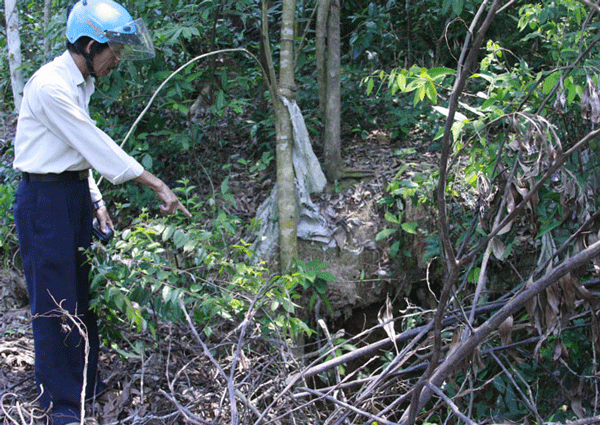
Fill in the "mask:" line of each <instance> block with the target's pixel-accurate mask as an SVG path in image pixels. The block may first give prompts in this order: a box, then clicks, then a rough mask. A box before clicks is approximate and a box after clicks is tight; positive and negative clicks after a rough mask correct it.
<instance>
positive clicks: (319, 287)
mask: <svg viewBox="0 0 600 425" xmlns="http://www.w3.org/2000/svg"><path fill="white" fill-rule="evenodd" d="M314 287H315V290H316V291H317V292H318V293H319V294H320V295H325V294H326V293H327V281H325V280H323V279H316V280H315V283H314Z"/></svg>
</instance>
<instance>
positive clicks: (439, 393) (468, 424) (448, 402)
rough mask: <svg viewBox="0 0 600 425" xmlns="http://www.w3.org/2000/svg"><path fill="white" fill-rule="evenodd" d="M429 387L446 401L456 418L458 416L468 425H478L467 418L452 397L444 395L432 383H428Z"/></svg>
mask: <svg viewBox="0 0 600 425" xmlns="http://www.w3.org/2000/svg"><path fill="white" fill-rule="evenodd" d="M427 386H428V387H429V388H430V389H431V390H432V391H433V392H434V393H436V394H437V395H438V396H439V397H440V398H441V399H442V400H444V402H445V403H446V404H447V405H448V407H450V409H451V410H452V411H453V412H454V414H455V415H456V416H458V417H459V418H460V419H461V420H462V421H463V422H465V423H466V424H467V425H477V422H473V421H472V420H471V419H469V418H468V417H466V416H465V415H464V414H463V413H462V412H461V411H460V410H459V409H458V406H457V405H456V404H454V402H453V401H452V400H451V399H450V397H448V396H447V395H446V394H444V392H443V391H442V390H440V389H439V388H438V387H436V386H435V385H433V384H432V383H431V382H428V383H427Z"/></svg>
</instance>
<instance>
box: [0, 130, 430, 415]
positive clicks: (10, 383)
mask: <svg viewBox="0 0 600 425" xmlns="http://www.w3.org/2000/svg"><path fill="white" fill-rule="evenodd" d="M4 130H5V131H4V133H3V137H4V139H6V138H7V137H11V135H12V132H13V129H12V128H6V127H5V129H4ZM410 147H411V146H398V145H394V144H391V143H390V141H389V140H388V139H387V137H385V135H383V137H382V135H381V134H379V135H376V137H370V138H368V139H367V140H359V141H352V142H347V143H345V144H344V146H343V152H344V153H343V156H344V161H345V163H346V166H347V167H350V168H354V169H362V170H365V171H368V173H367V174H370V175H371V176H372V177H368V178H363V179H355V180H348V181H345V182H342V184H343V186H342V187H341V188H340V189H339V190H336V191H335V194H334V195H323V196H324V197H325V198H323V199H321V201H332V200H333V198H334V197H335V202H336V204H337V206H338V210H344V209H346V210H350V209H352V206H353V205H354V202H355V201H356V199H357V192H358V191H363V192H364V190H365V189H364V187H365V185H366V186H368V188H369V193H370V195H371V196H373V197H375V198H379V197H381V196H382V195H383V192H384V189H385V187H384V186H385V182H386V181H389V180H390V179H391V178H393V176H394V174H395V173H396V172H397V171H398V169H399V167H400V166H401V164H402V162H403V161H407V160H408V161H410V160H414V161H423V154H424V153H425V154H428V153H427V152H424V151H423V149H420V148H419V147H416V149H411V151H414V152H413V153H412V154H411V155H410V156H411V157H412V159H411V158H408V159H407V158H406V157H403V158H400V157H397V156H396V155H395V152H396V151H397V150H398V149H405V148H410ZM419 151H420V152H419ZM0 152H1V151H0ZM5 159H6V158H5ZM430 159H431V158H430ZM267 181H268V179H267ZM230 185H231V190H232V191H233V193H234V196H235V197H236V199H238V200H239V204H240V211H239V213H240V215H242V214H245V216H242V218H243V219H251V218H252V217H253V214H254V212H255V211H256V208H257V207H258V205H260V202H262V199H264V197H265V196H266V194H267V193H268V191H269V190H270V187H268V186H266V185H265V179H248V178H247V177H244V176H243V175H241V174H240V175H239V176H236V175H235V174H234V175H232V178H231V180H230ZM253 185H256V187H254V186H253ZM381 219H383V218H381ZM335 331H336V329H333V330H331V332H332V333H334V332H335ZM121 332H122V333H123V335H124V336H125V338H126V339H127V340H129V341H130V342H131V344H132V345H134V344H135V343H136V342H141V343H143V346H145V347H146V350H145V351H143V352H142V351H139V352H137V353H136V352H135V351H134V350H131V349H130V350H129V353H128V354H127V355H123V353H122V352H121V353H119V352H117V351H116V350H113V349H110V348H107V347H102V350H101V355H100V365H99V369H100V374H101V376H102V377H103V379H104V380H105V381H106V382H107V383H108V384H109V386H110V387H111V388H112V389H111V391H110V392H109V393H108V396H107V397H104V398H103V399H102V400H100V401H98V402H97V403H88V405H87V414H88V415H89V416H91V417H94V418H96V419H97V421H98V422H99V423H102V424H117V423H119V424H180V423H181V424H183V423H222V424H225V423H231V417H232V416H233V415H234V414H236V412H233V411H231V410H230V407H229V403H228V402H227V400H228V397H229V396H230V393H229V391H228V390H229V389H230V388H228V385H229V384H230V382H231V381H228V380H227V379H225V378H223V376H225V375H224V374H229V373H231V374H232V375H233V373H232V371H231V370H229V369H230V368H229V366H230V365H231V364H232V362H233V361H234V360H235V364H237V365H238V367H237V369H238V370H236V371H234V372H235V374H236V375H237V374H242V375H243V376H251V375H255V376H260V375H263V376H262V377H261V378H262V379H261V380H260V383H257V384H256V385H258V386H259V387H260V386H263V389H262V390H260V391H264V392H266V393H268V392H269V391H270V390H269V388H268V387H269V386H274V387H279V386H280V385H282V384H284V383H285V381H286V379H287V378H288V377H289V374H291V373H294V372H295V371H297V370H298V369H297V367H296V366H295V365H294V361H293V360H290V358H289V357H288V356H287V354H286V353H285V352H284V351H285V350H283V349H282V351H281V352H280V353H276V354H275V356H274V357H273V355H272V353H271V354H269V353H268V352H267V350H265V349H264V347H261V346H260V344H258V343H257V344H258V345H257V346H255V347H253V348H252V349H251V350H249V351H248V353H249V354H247V356H244V355H243V353H242V357H241V358H240V357H239V353H237V354H235V355H234V352H233V348H231V347H235V344H234V343H232V344H230V345H228V344H229V343H228V342H227V341H228V340H229V341H231V338H232V337H233V335H231V334H227V335H225V336H224V338H223V340H222V341H213V340H212V339H211V341H207V345H208V346H209V347H210V349H211V351H210V352H211V353H214V352H215V350H216V352H219V353H221V354H220V356H219V357H218V358H217V359H214V358H212V359H211V357H210V356H209V355H208V353H207V352H206V351H203V350H204V349H205V348H204V346H203V344H202V342H200V341H199V340H198V338H197V335H195V332H194V330H193V329H191V328H190V327H188V326H186V325H185V324H181V325H179V324H164V325H162V326H160V327H159V328H158V329H157V335H158V338H157V339H153V338H151V337H150V336H145V335H140V334H137V333H133V332H128V331H127V330H126V329H122V330H121ZM219 347H221V349H220V350H219ZM234 357H235V358H234ZM217 363H218V364H219V365H217ZM273 363H276V364H277V363H279V366H277V368H280V369H281V371H280V372H279V374H275V375H273V376H269V375H268V373H265V370H266V369H262V367H263V366H262V365H267V364H273ZM270 373H271V372H270ZM265 375H266V376H265ZM265 385H266V386H267V387H266V389H265V387H264V386H265ZM260 391H259V393H260ZM36 393H37V391H36V387H35V380H34V352H33V340H32V332H31V317H30V313H29V306H28V301H27V296H26V292H25V291H24V282H23V279H22V277H21V276H20V274H19V272H18V271H16V270H4V271H1V270H0V404H1V410H0V418H1V420H2V422H3V423H4V424H21V425H25V424H29V423H43V414H42V412H40V411H39V410H38V408H37V407H36V406H37V405H36ZM238 396H239V394H238ZM258 398H259V399H260V396H259V397H258ZM242 399H243V398H242ZM279 409H283V410H284V411H285V410H286V409H287V408H286V407H285V406H280V407H279ZM272 410H277V409H272ZM311 412H312V414H314V415H315V417H318V415H319V411H318V409H316V410H312V411H311ZM287 413H289V411H288V412H287ZM237 414H239V415H240V416H239V417H240V419H239V422H238V423H248V421H249V419H243V418H249V417H253V418H256V416H257V415H258V414H259V412H257V411H256V409H255V408H253V407H252V405H251V404H250V403H248V405H247V406H246V407H245V408H242V409H240V412H237ZM305 419H306V420H307V422H302V420H300V421H298V422H294V421H293V420H290V419H285V420H283V421H282V422H275V423H318V421H316V422H315V420H314V419H311V420H310V421H308V419H307V418H305Z"/></svg>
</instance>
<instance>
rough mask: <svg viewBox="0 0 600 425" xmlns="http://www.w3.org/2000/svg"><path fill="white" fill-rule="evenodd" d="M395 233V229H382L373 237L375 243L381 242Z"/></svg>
mask: <svg viewBox="0 0 600 425" xmlns="http://www.w3.org/2000/svg"><path fill="white" fill-rule="evenodd" d="M394 233H396V229H383V230H382V231H381V232H379V233H377V235H376V236H375V241H381V240H383V239H386V238H388V237H389V236H391V235H393V234H394Z"/></svg>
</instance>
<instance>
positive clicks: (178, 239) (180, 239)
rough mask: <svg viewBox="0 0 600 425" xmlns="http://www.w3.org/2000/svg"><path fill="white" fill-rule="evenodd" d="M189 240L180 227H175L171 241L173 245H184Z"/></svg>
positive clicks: (178, 246)
mask: <svg viewBox="0 0 600 425" xmlns="http://www.w3.org/2000/svg"><path fill="white" fill-rule="evenodd" d="M189 240H190V239H189V236H188V235H187V234H185V233H184V232H183V231H181V230H180V229H177V230H176V231H175V235H174V236H173V243H175V247H177V249H179V248H181V247H182V246H184V245H185V244H186V243H188V241H189Z"/></svg>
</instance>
